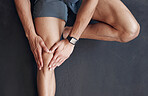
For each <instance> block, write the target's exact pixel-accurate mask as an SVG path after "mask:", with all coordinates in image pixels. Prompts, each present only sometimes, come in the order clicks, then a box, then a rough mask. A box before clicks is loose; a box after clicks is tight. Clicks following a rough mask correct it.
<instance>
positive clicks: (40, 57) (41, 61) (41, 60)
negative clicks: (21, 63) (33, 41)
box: [37, 48, 43, 67]
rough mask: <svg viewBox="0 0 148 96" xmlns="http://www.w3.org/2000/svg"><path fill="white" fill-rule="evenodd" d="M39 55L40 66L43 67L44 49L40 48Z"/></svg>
mask: <svg viewBox="0 0 148 96" xmlns="http://www.w3.org/2000/svg"><path fill="white" fill-rule="evenodd" d="M37 53H38V59H39V62H40V66H41V67H43V59H42V48H38V50H37Z"/></svg>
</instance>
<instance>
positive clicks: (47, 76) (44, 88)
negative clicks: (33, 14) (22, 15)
mask: <svg viewBox="0 0 148 96" xmlns="http://www.w3.org/2000/svg"><path fill="white" fill-rule="evenodd" d="M34 21H35V28H36V32H37V34H38V35H39V36H41V38H42V39H43V40H44V42H45V44H46V46H47V47H48V48H49V49H50V48H51V47H52V46H53V44H54V43H56V42H57V41H59V40H60V37H61V34H62V31H63V29H64V25H65V22H64V20H62V19H59V18H55V17H37V18H35V20H34ZM42 56H43V63H44V64H43V66H44V67H43V68H42V70H38V71H37V88H38V94H39V96H55V92H56V81H55V73H54V70H52V71H50V70H49V69H48V64H49V62H50V60H51V58H52V57H53V54H48V53H45V52H43V53H42Z"/></svg>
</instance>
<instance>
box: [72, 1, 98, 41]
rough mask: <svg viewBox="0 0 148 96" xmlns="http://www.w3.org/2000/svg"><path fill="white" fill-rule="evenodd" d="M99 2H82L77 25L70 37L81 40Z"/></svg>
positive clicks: (74, 26) (75, 24)
mask: <svg viewBox="0 0 148 96" xmlns="http://www.w3.org/2000/svg"><path fill="white" fill-rule="evenodd" d="M98 1H99V0H82V4H81V6H80V8H79V10H78V13H77V16H76V20H75V23H74V25H73V28H72V30H71V32H70V34H69V36H72V37H75V38H76V39H79V38H80V36H81V34H82V33H83V31H84V29H85V28H86V26H87V25H88V23H89V21H90V20H91V18H92V16H93V13H94V11H95V8H96V6H97V4H98Z"/></svg>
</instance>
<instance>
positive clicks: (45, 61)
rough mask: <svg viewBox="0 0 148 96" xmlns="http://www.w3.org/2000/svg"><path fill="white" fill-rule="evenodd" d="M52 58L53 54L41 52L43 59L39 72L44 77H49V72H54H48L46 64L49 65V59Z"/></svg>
mask: <svg viewBox="0 0 148 96" xmlns="http://www.w3.org/2000/svg"><path fill="white" fill-rule="evenodd" d="M52 57H53V53H46V52H43V54H42V58H43V67H42V69H41V70H40V71H41V72H42V73H43V75H44V76H46V75H49V74H48V73H49V72H53V71H54V70H49V68H48V64H49V63H50V61H51V59H52Z"/></svg>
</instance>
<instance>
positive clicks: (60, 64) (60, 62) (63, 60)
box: [57, 59, 65, 67]
mask: <svg viewBox="0 0 148 96" xmlns="http://www.w3.org/2000/svg"><path fill="white" fill-rule="evenodd" d="M64 61H65V59H62V60H61V61H60V64H58V65H57V66H58V67H59V66H60V65H62V63H63V62H64Z"/></svg>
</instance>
